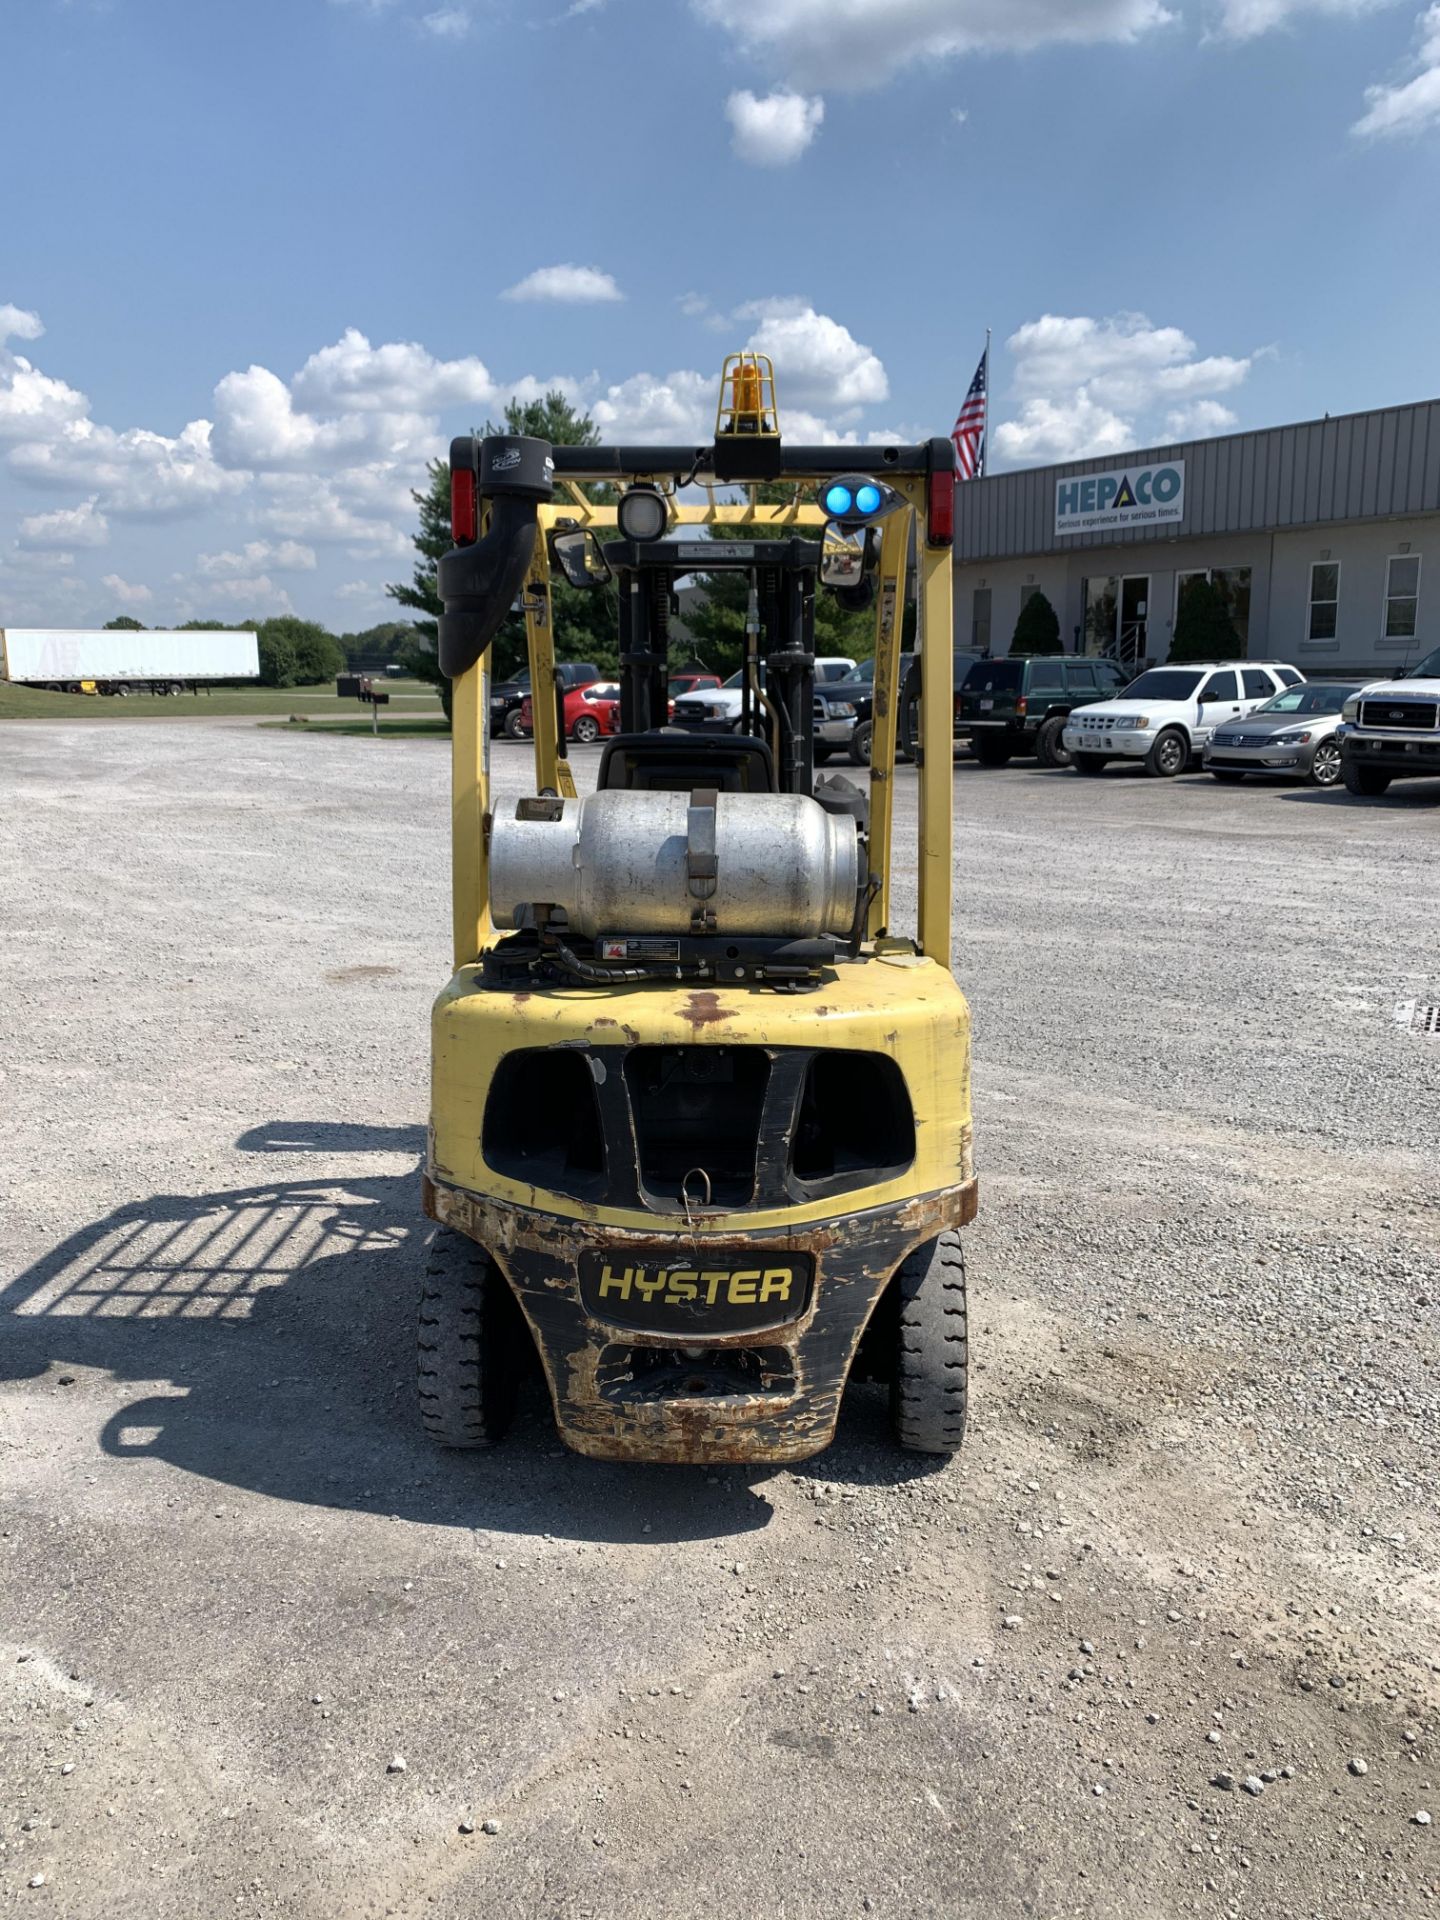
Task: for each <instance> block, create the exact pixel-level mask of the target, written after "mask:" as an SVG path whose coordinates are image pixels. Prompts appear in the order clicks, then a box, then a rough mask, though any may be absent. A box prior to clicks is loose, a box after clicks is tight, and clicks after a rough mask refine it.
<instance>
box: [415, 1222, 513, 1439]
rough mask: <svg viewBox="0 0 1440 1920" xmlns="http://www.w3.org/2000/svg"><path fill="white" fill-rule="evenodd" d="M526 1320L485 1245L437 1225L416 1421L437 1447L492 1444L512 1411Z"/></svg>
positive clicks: (421, 1332) (423, 1316)
mask: <svg viewBox="0 0 1440 1920" xmlns="http://www.w3.org/2000/svg"><path fill="white" fill-rule="evenodd" d="M524 1330H525V1324H524V1321H523V1320H522V1318H521V1316H520V1309H519V1307H518V1306H517V1305H516V1303H515V1296H514V1294H513V1293H511V1291H510V1287H509V1283H508V1282H507V1281H506V1279H505V1276H504V1274H503V1273H501V1271H500V1269H499V1268H498V1267H497V1266H496V1265H495V1262H494V1261H493V1260H492V1259H491V1258H490V1256H489V1255H488V1254H487V1253H486V1252H485V1250H484V1248H483V1247H477V1246H476V1244H475V1242H474V1241H473V1240H469V1239H467V1238H466V1237H465V1235H464V1234H462V1233H456V1232H455V1230H454V1229H453V1228H452V1227H437V1228H436V1229H435V1232H434V1235H433V1236H432V1238H431V1240H430V1244H429V1246H428V1247H427V1249H426V1254H425V1281H424V1286H423V1288H422V1291H421V1295H420V1314H419V1324H418V1327H417V1330H416V1331H417V1362H418V1365H417V1372H416V1389H417V1392H418V1394H419V1399H420V1420H421V1424H422V1425H423V1427H424V1428H425V1431H426V1432H427V1433H428V1434H429V1436H430V1438H431V1439H432V1440H437V1441H438V1442H439V1443H440V1445H441V1446H442V1447H493V1446H494V1444H495V1442H496V1441H497V1440H499V1439H500V1437H501V1436H502V1435H503V1434H504V1432H505V1430H506V1428H507V1427H508V1426H509V1425H510V1422H511V1420H512V1418H513V1417H514V1413H515V1388H516V1382H517V1380H518V1377H519V1374H520V1365H521V1360H522V1358H523V1354H524V1348H523V1345H522V1339H521V1336H522V1334H523V1333H524Z"/></svg>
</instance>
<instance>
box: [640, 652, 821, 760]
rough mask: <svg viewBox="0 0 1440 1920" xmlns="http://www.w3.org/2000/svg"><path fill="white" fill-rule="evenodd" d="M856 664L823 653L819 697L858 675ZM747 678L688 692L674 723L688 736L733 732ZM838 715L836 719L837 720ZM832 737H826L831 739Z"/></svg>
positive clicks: (736, 675)
mask: <svg viewBox="0 0 1440 1920" xmlns="http://www.w3.org/2000/svg"><path fill="white" fill-rule="evenodd" d="M855 670H856V669H855V662H854V661H853V660H846V659H843V658H842V657H841V656H840V655H839V654H824V655H822V656H820V658H818V659H817V660H816V662H815V692H816V694H817V695H819V694H820V693H821V692H823V690H824V688H825V686H826V684H827V683H828V682H829V681H832V680H848V679H850V678H851V676H852V675H853V674H854V673H855ZM760 685H761V686H762V687H763V686H764V685H765V663H764V661H763V660H762V661H761V662H760ZM744 689H745V675H744V673H743V671H742V672H740V673H732V674H731V676H730V678H729V679H728V680H727V681H726V682H725V684H724V686H723V687H703V688H702V689H701V690H700V692H699V693H687V694H686V695H685V698H684V699H683V700H677V701H676V702H675V711H674V713H673V714H672V715H671V724H672V725H673V726H677V727H683V728H684V729H685V731H686V732H687V733H734V731H735V730H736V728H737V727H738V726H739V724H740V708H741V705H742V703H743V701H744V698H745V691H744ZM838 718H839V716H837V719H838ZM854 724H855V710H854V708H853V707H852V708H851V709H850V717H849V719H848V720H846V721H845V722H844V724H843V725H842V726H841V727H840V729H839V731H838V732H837V733H836V734H835V736H834V737H835V740H836V742H837V744H841V745H843V744H844V742H845V741H847V740H848V739H849V738H850V729H851V727H853V726H854ZM828 737H829V736H827V738H828Z"/></svg>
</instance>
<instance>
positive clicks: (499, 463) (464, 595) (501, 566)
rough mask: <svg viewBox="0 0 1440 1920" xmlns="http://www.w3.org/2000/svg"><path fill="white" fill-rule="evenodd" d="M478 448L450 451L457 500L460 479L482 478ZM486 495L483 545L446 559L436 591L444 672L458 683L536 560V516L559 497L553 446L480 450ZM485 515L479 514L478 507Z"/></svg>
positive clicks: (503, 442) (505, 438)
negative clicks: (462, 475) (487, 512)
mask: <svg viewBox="0 0 1440 1920" xmlns="http://www.w3.org/2000/svg"><path fill="white" fill-rule="evenodd" d="M475 450H476V449H475V441H474V438H473V437H471V438H469V439H464V440H454V441H452V442H451V443H450V472H451V488H452V492H453V490H454V488H455V476H456V475H457V473H468V474H473V473H474V471H475ZM479 452H480V477H479V489H478V491H479V494H480V496H481V497H482V498H483V499H487V500H489V501H490V503H491V507H490V525H489V527H488V528H487V530H486V533H485V537H484V538H483V539H482V540H475V539H471V540H469V541H468V542H467V543H466V544H465V545H463V546H456V547H452V548H451V550H450V552H449V553H446V554H442V555H441V556H440V563H439V566H438V567H437V569H436V585H437V588H438V591H439V594H440V599H441V602H442V604H443V606H444V608H445V611H444V612H443V613H442V614H441V616H440V635H439V659H440V671H441V672H442V673H443V674H445V675H446V676H447V677H448V678H449V679H451V680H458V679H459V678H460V676H461V674H462V673H468V672H469V671H470V669H471V667H473V666H474V665H475V663H476V661H477V660H479V659H480V658H481V657H482V656H483V655H484V653H485V651H486V649H487V648H488V647H489V645H490V643H491V641H492V640H493V639H494V638H495V636H496V634H497V633H498V632H499V631H500V628H501V627H502V626H503V624H504V622H505V618H506V615H507V614H508V613H509V612H510V609H511V607H512V606H513V605H514V603H515V598H516V595H517V594H519V593H520V591H521V590H522V588H523V587H524V585H525V576H526V574H527V573H528V572H529V570H530V562H531V560H532V558H533V557H534V553H535V532H536V527H537V524H538V515H537V512H536V509H537V508H538V507H539V505H540V503H541V502H542V501H546V500H549V499H551V498H552V497H553V495H554V492H555V481H554V475H555V462H554V460H553V458H552V457H551V452H550V444H549V442H548V441H546V440H531V439H527V438H525V437H524V436H522V435H518V434H496V435H494V436H492V437H491V438H490V439H488V440H482V441H481V442H480V448H479ZM477 514H478V506H477Z"/></svg>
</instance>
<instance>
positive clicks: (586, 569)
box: [550, 527, 610, 587]
mask: <svg viewBox="0 0 1440 1920" xmlns="http://www.w3.org/2000/svg"><path fill="white" fill-rule="evenodd" d="M550 560H551V564H552V565H554V566H557V567H558V568H559V569H560V571H561V573H563V574H564V576H565V579H566V581H567V582H568V584H569V585H570V586H572V587H603V586H604V585H605V583H606V581H607V580H608V579H609V578H610V562H609V561H608V560H607V559H606V558H605V554H604V550H603V548H602V547H601V545H600V542H599V541H598V540H597V539H596V538H595V536H594V534H593V533H591V532H590V531H589V529H588V528H582V527H577V528H575V529H573V530H572V531H567V532H560V533H552V534H551V536H550Z"/></svg>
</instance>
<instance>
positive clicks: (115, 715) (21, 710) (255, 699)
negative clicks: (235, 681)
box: [0, 680, 439, 733]
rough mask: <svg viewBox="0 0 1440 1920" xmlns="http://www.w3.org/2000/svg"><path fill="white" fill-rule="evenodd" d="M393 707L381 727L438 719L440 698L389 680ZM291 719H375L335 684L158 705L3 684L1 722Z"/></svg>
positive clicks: (420, 685)
mask: <svg viewBox="0 0 1440 1920" xmlns="http://www.w3.org/2000/svg"><path fill="white" fill-rule="evenodd" d="M385 691H386V692H387V693H388V694H389V695H390V704H389V706H388V707H382V708H381V710H380V723H381V725H382V726H384V725H386V724H387V722H388V723H390V724H393V723H394V721H395V720H399V719H414V718H418V717H420V716H422V715H431V714H438V711H439V698H438V696H437V695H436V693H435V692H434V690H433V689H432V688H430V687H427V686H426V685H425V683H424V681H423V680H387V681H386V682H385ZM292 713H301V714H304V715H305V717H306V718H307V719H318V718H320V717H322V716H324V717H336V718H343V719H347V720H348V719H352V718H354V717H356V716H358V717H359V718H360V720H361V721H362V722H363V730H364V731H365V732H367V733H368V732H369V730H370V716H369V713H368V711H367V710H366V709H365V708H363V707H362V706H361V705H360V703H359V702H358V701H356V700H340V699H337V697H336V694H335V688H334V686H333V685H332V684H331V682H330V681H328V680H325V681H322V682H321V683H320V684H319V685H318V686H313V687H239V688H228V687H227V688H218V689H216V691H215V692H213V693H182V694H174V695H168V696H166V697H165V698H163V699H157V698H156V697H155V696H154V695H153V694H132V695H130V697H129V698H128V699H125V700H113V699H109V700H107V699H102V698H101V697H100V696H99V695H97V694H86V693H41V692H39V691H38V690H37V689H36V688H34V687H15V686H11V685H9V683H8V682H6V681H3V680H0V720H194V719H197V718H198V719H202V720H203V719H209V718H211V717H216V718H219V717H221V716H225V715H246V714H253V715H254V717H255V718H256V719H257V720H258V719H266V718H271V717H274V716H276V715H278V716H279V717H280V718H282V719H283V718H286V717H288V716H289V715H290V714H292Z"/></svg>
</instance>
